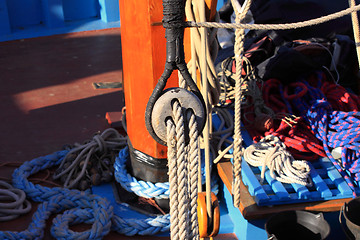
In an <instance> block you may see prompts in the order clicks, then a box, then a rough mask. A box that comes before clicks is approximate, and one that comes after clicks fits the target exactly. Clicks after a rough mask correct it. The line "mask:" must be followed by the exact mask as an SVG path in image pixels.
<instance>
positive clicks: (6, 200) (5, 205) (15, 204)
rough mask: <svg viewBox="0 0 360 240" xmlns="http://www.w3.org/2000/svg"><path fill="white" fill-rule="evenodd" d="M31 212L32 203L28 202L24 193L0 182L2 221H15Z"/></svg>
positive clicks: (0, 213)
mask: <svg viewBox="0 0 360 240" xmlns="http://www.w3.org/2000/svg"><path fill="white" fill-rule="evenodd" d="M30 210H31V203H30V202H29V201H28V200H26V195H25V192H24V191H22V190H20V189H16V188H14V187H13V186H11V185H10V184H8V183H7V182H4V181H0V221H9V220H12V219H15V218H17V217H19V216H20V215H22V214H25V213H28V212H30Z"/></svg>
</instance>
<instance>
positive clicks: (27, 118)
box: [0, 28, 237, 240]
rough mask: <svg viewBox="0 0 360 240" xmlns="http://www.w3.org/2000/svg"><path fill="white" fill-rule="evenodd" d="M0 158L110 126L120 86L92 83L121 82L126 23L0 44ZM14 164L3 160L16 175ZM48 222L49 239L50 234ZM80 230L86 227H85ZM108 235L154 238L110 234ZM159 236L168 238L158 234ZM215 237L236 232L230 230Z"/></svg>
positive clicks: (25, 219)
mask: <svg viewBox="0 0 360 240" xmlns="http://www.w3.org/2000/svg"><path fill="white" fill-rule="evenodd" d="M0 53H1V54H0V73H1V75H0V76H1V77H0V123H1V124H0V132H1V136H0V164H3V163H9V162H11V163H15V162H16V163H19V164H21V163H22V162H24V161H29V160H31V159H33V158H36V157H39V156H44V155H47V154H50V153H53V152H55V151H58V150H60V149H61V148H62V146H63V145H65V144H72V143H75V142H83V141H84V140H87V139H89V138H91V137H92V135H93V134H94V133H95V132H97V131H103V130H104V129H106V128H107V127H109V125H108V123H107V121H106V119H105V114H106V113H107V112H118V111H121V109H122V107H123V106H124V97H123V92H122V89H119V88H117V89H95V88H94V87H93V83H98V82H121V81H122V60H121V43H120V29H119V28H114V29H107V30H100V31H91V32H82V33H74V34H68V35H57V36H51V37H44V38H36V39H26V40H17V41H10V42H2V43H0ZM13 170H14V167H4V166H3V167H1V168H0V176H1V177H2V178H7V179H10V178H11V174H12V171H13ZM36 206H37V204H35V203H34V204H33V209H32V211H31V212H30V213H28V214H26V215H23V216H21V217H19V218H17V219H15V220H12V221H8V222H1V223H0V231H22V230H25V229H26V227H27V226H28V224H29V223H30V221H31V217H32V214H33V212H34V211H35V210H36ZM50 224H51V221H50V220H49V221H48V227H47V229H46V231H45V237H44V239H52V237H51V235H50V232H49V226H50ZM79 230H80V229H79ZM104 239H124V240H126V239H154V237H153V236H150V237H141V236H136V237H126V236H123V235H120V234H117V233H114V232H112V233H110V234H109V235H107V236H106V237H105V238H104ZM156 239H169V238H168V237H161V238H160V237H158V238H156ZM216 239H227V240H233V239H237V238H236V237H235V236H234V235H233V234H224V235H221V236H219V237H216Z"/></svg>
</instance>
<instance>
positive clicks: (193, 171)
mask: <svg viewBox="0 0 360 240" xmlns="http://www.w3.org/2000/svg"><path fill="white" fill-rule="evenodd" d="M189 129H190V131H189V137H190V143H189V146H190V149H189V164H188V172H189V173H190V174H189V190H190V223H191V226H190V229H191V232H190V236H189V239H194V240H197V239H199V224H198V217H197V200H198V190H199V189H198V181H199V172H198V169H199V145H198V138H199V134H198V131H197V123H196V118H195V114H193V113H192V112H191V115H190V119H189Z"/></svg>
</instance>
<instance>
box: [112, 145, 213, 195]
mask: <svg viewBox="0 0 360 240" xmlns="http://www.w3.org/2000/svg"><path fill="white" fill-rule="evenodd" d="M128 159H129V149H128V147H125V148H123V149H122V150H120V152H119V155H118V156H117V157H116V158H115V163H114V170H115V171H114V176H115V180H116V181H117V182H118V183H120V185H121V186H122V187H123V188H124V189H125V190H126V191H128V192H133V193H135V194H136V195H138V196H140V197H144V198H156V199H168V198H169V193H170V192H169V182H163V183H160V182H159V183H152V182H147V181H142V180H137V179H136V178H135V177H133V176H131V175H130V174H129V173H128V172H127V170H126V161H128ZM190 159H192V158H190ZM201 172H202V173H203V175H202V180H204V179H205V175H204V173H205V172H204V171H203V168H202V170H201ZM218 187H219V185H218V184H217V183H216V182H215V180H214V181H212V186H211V188H212V190H211V191H212V192H214V193H217V192H218V191H219V190H218Z"/></svg>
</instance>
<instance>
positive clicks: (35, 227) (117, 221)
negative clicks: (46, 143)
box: [0, 151, 170, 239]
mask: <svg viewBox="0 0 360 240" xmlns="http://www.w3.org/2000/svg"><path fill="white" fill-rule="evenodd" d="M67 152H68V151H59V152H56V153H54V154H51V155H48V156H45V157H39V158H36V159H33V160H31V161H30V162H25V163H24V164H23V165H22V166H20V167H19V168H18V169H16V170H15V171H14V173H13V185H14V187H16V188H19V189H21V190H23V191H24V192H25V193H26V194H27V196H28V197H30V198H31V199H32V200H33V201H36V202H42V203H41V204H40V205H39V206H38V209H37V211H36V212H35V213H34V215H33V218H32V222H31V223H30V224H29V226H28V228H27V229H26V230H24V231H21V232H11V231H0V239H42V238H43V231H44V228H45V225H46V220H47V219H48V218H49V217H50V215H51V214H53V213H59V212H62V211H64V210H67V209H70V210H67V211H65V212H64V213H63V214H62V215H60V216H57V217H56V218H55V220H54V222H55V223H54V225H53V226H52V228H51V233H52V235H53V237H55V238H56V239H101V238H102V237H103V236H105V235H107V234H108V233H109V232H110V230H111V229H112V230H115V231H117V232H119V233H122V234H125V235H129V236H132V235H135V234H141V235H144V234H149V233H151V234H156V233H159V232H166V231H168V230H169V226H170V220H169V216H168V215H165V216H158V217H154V218H152V217H150V218H147V219H126V220H123V219H121V217H120V216H115V215H113V211H112V210H113V208H112V206H111V205H110V204H109V202H108V201H107V200H106V199H104V198H102V197H99V196H97V195H93V194H90V193H89V191H87V192H81V191H78V190H69V189H64V188H59V187H55V188H49V187H44V186H41V185H39V184H33V183H31V182H29V181H28V179H27V178H28V177H29V176H30V175H32V174H35V173H37V172H39V171H41V170H44V169H46V168H49V167H52V166H55V165H58V164H60V162H61V161H62V160H63V158H64V157H65V155H66V153H67ZM95 216H96V217H95ZM81 222H84V223H91V224H92V228H91V229H90V230H88V231H85V232H81V233H77V232H74V231H71V230H69V227H68V225H69V224H77V223H81Z"/></svg>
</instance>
